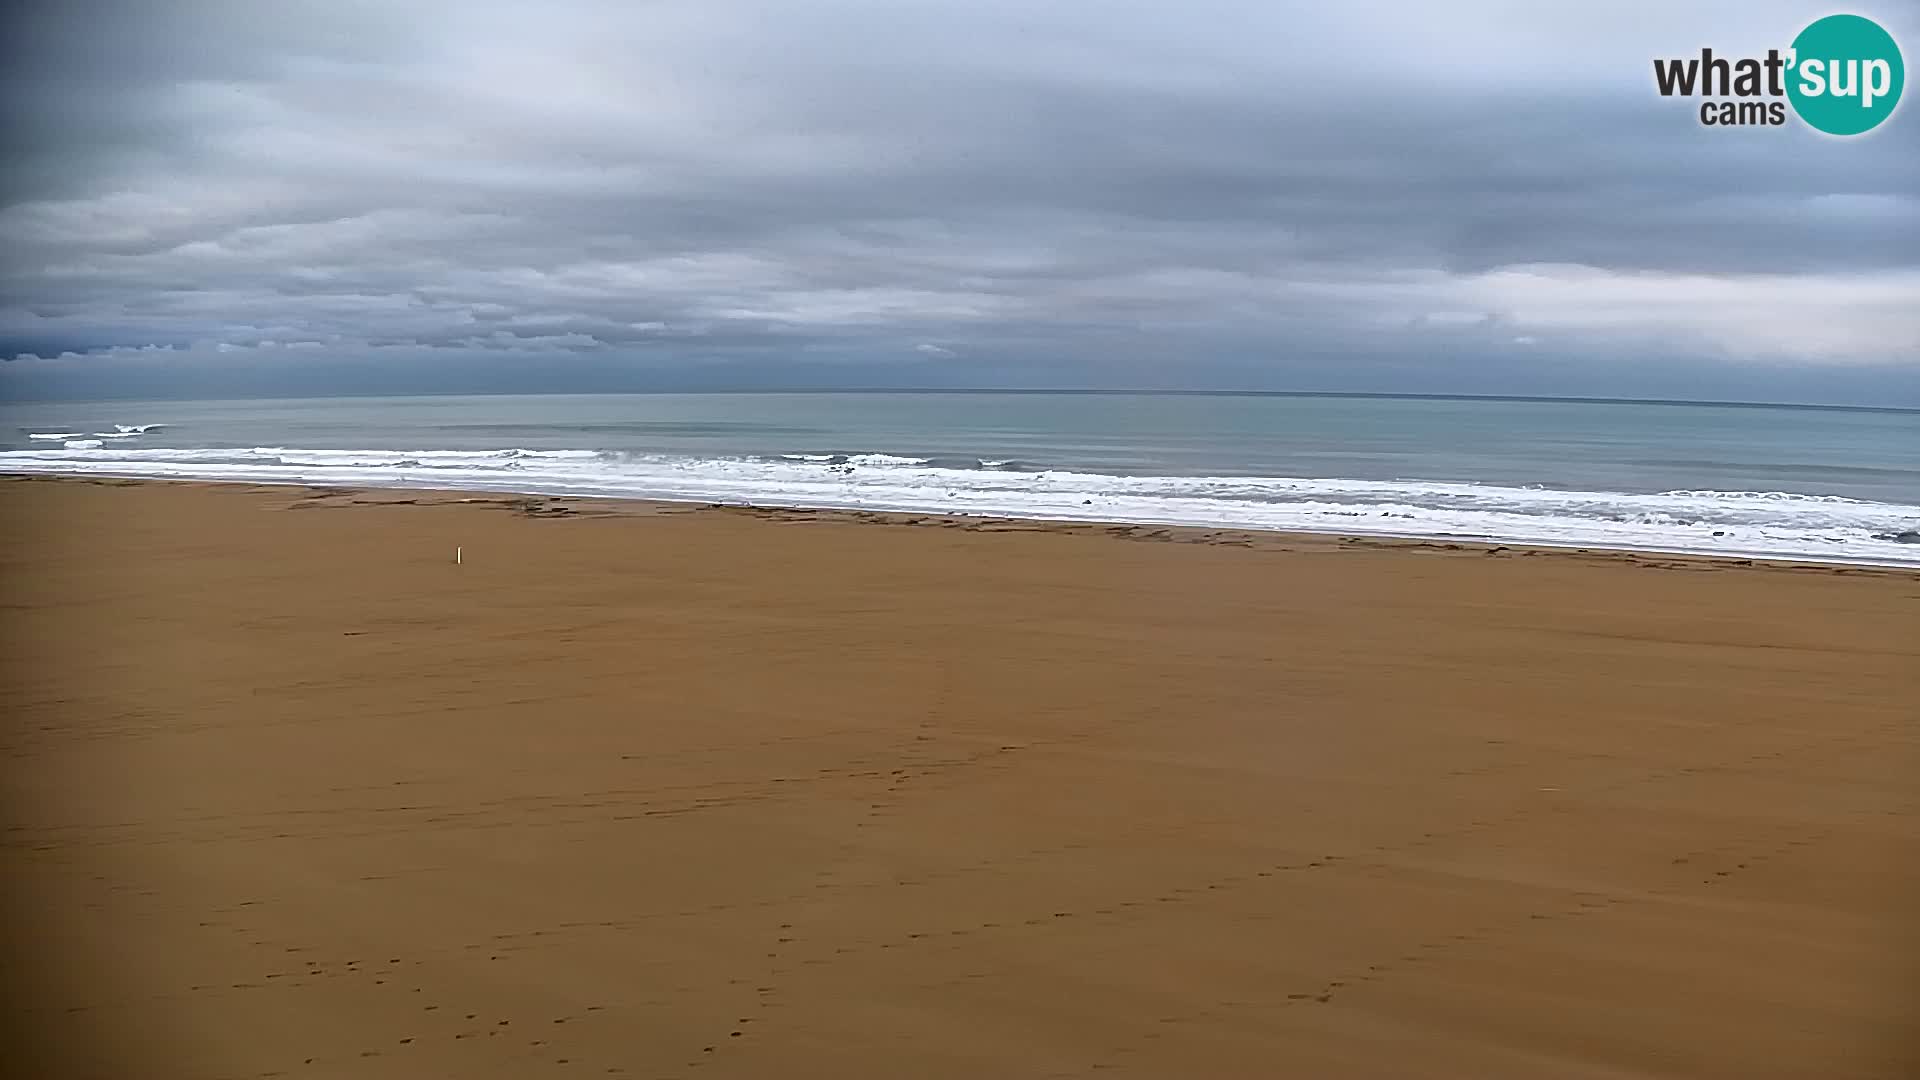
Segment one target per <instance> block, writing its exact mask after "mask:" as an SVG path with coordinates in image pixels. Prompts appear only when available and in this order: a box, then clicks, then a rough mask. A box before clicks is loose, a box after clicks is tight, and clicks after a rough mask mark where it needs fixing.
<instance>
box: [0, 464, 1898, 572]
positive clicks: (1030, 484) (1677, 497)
mask: <svg viewBox="0 0 1920 1080" xmlns="http://www.w3.org/2000/svg"><path fill="white" fill-rule="evenodd" d="M0 471H12V472H47V473H96V474H110V475H120V476H156V477H177V478H182V479H188V478H191V479H204V480H247V481H254V482H281V483H314V484H329V485H341V486H366V487H435V488H454V489H467V490H481V491H512V492H531V493H540V494H556V495H591V496H611V497H625V498H644V499H666V500H677V501H692V502H747V503H757V504H763V505H772V506H804V507H822V508H841V509H865V510H892V511H915V512H936V513H962V514H990V515H995V516H1005V517H1022V518H1040V519H1050V520H1064V521H1119V522H1135V523H1142V524H1161V525H1208V526H1220V527H1230V528H1244V529H1279V530H1289V531H1307V532H1333V533H1346V534H1354V535H1361V534H1372V535H1388V536H1413V537H1447V538H1456V539H1481V540H1495V541H1511V542H1522V543H1543V544H1554V545H1564V546H1573V547H1607V548H1631V549H1643V550H1656V551H1679V552H1695V553H1705V554H1720V555H1741V556H1762V557H1776V558H1810V559H1818V560H1822V561H1830V562H1863V563H1876V564H1885V565H1920V546H1915V545H1911V544H1901V543H1898V542H1896V541H1894V540H1892V539H1890V537H1891V536H1892V535H1894V534H1898V533H1902V532H1908V531H1912V530H1920V507H1916V506H1907V505H1901V504H1893V503H1875V502H1866V501H1862V500H1858V499H1845V498H1839V497H1836V496H1807V495H1798V494H1795V493H1791V492H1749V491H1667V492H1659V493H1626V492H1602V491H1556V490H1550V489H1546V488H1541V487H1508V486H1495V485H1483V484H1464V483H1440V482H1428V481H1415V480H1339V479H1314V478H1305V477H1248V476H1115V475H1106V474H1101V473H1085V472H1071V471H1064V470H1051V471H1039V472H1011V471H1003V470H993V469H977V468H976V469H951V468H942V467H938V466H933V465H929V464H927V463H926V461H925V459H921V458H912V457H901V456H897V455H890V454H854V455H847V456H845V457H844V458H842V457H838V456H829V455H787V456H785V457H783V458H779V459H774V460H765V459H750V458H693V457H674V456H663V455H646V454H602V453H597V452H595V451H591V450H525V449H501V450H374V449H364V450H360V449H356V450H321V449H301V448H294V447H252V448H245V449H197V450H183V449H162V448H144V447H133V446H126V445H115V446H113V447H111V448H106V447H104V446H103V445H102V443H101V441H100V440H76V441H74V442H72V443H70V444H68V446H67V448H65V449H61V450H16V451H8V452H0Z"/></svg>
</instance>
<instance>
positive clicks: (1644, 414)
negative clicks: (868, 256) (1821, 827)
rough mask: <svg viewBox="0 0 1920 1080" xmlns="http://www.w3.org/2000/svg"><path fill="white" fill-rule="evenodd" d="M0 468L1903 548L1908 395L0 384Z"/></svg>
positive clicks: (1897, 556) (1863, 558) (1686, 544)
mask: <svg viewBox="0 0 1920 1080" xmlns="http://www.w3.org/2000/svg"><path fill="white" fill-rule="evenodd" d="M0 447H4V448H3V449H0V472H11V473H61V474H75V475H92V476H122V477H167V478H180V479H195V480H224V481H246V482H250V483H284V484H317V485H332V486H347V487H395V488H445V489H455V490H467V491H484V492H523V493H529V494H547V495H567V496H585V497H612V498H638V499H663V500H674V501H686V502H698V503H725V504H733V505H756V506H786V507H817V508H857V509H864V510H888V511H913V512H936V513H942V514H962V515H987V516H995V517H1014V518H1031V519H1046V520H1060V521H1102V522H1133V523H1150V524H1156V525H1203V526H1216V527H1230V528H1235V529H1275V530H1289V531H1309V532H1319V533H1337V534H1343V535H1355V536H1360V535H1367V536H1394V537H1421V538H1428V539H1443V538H1444V539H1448V540H1478V541H1496V542H1511V543H1524V544H1542V545H1551V546H1568V547H1596V548H1616V549H1631V550H1646V551H1662V552H1682V553H1704V554H1714V555H1729V556H1744V557H1772V558H1788V559H1805V560H1813V561H1820V562H1834V563H1861V564H1874V565H1896V566H1916V565H1920V411H1912V410H1899V409H1865V408H1830V407H1802V406H1781V405H1733V404H1699V403H1682V402H1641V401H1590V400H1579V401H1570V400H1542V399H1507V398H1450V397H1402V396H1378V395H1360V396H1352V395H1289V394H1121V393H1046V392H1021V393H1001V392H994V393H984V392H983V393H788V394H748V393H726V394H607V395H590V396H565V395H532V396H517V397H516V396H478V397H389V398H370V397H351V398H304V399H297V400H252V401H152V402H110V403H51V404H31V403H21V402H13V403H7V404H4V405H0Z"/></svg>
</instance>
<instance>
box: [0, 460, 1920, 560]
mask: <svg viewBox="0 0 1920 1080" xmlns="http://www.w3.org/2000/svg"><path fill="white" fill-rule="evenodd" d="M0 479H4V480H6V481H8V482H19V481H34V480H40V481H55V482H69V483H89V482H99V481H113V482H132V483H141V484H178V485H185V486H195V485H208V486H214V487H223V488H225V487H240V488H248V487H259V488H268V489H274V488H286V489H294V490H304V491H331V492H352V493H373V492H396V493H400V494H405V493H408V492H413V493H418V494H432V495H440V496H454V495H464V496H467V497H466V498H461V499H456V500H454V503H455V504H460V503H480V502H488V501H491V500H510V501H511V500H528V499H534V500H547V501H551V502H555V503H565V502H567V501H569V500H574V501H582V502H589V503H593V504H596V505H600V506H608V505H611V506H632V507H674V508H679V509H703V510H721V511H748V512H756V513H766V514H778V513H781V512H790V513H800V514H814V515H820V516H821V517H822V518H823V519H836V520H837V519H844V520H847V521H861V522H865V521H885V522H888V523H892V524H901V523H905V521H906V519H923V518H924V519H936V520H941V521H954V522H973V523H980V524H1003V525H1032V526H1040V527H1045V528H1047V529H1050V530H1053V531H1060V532H1080V531H1094V532H1102V531H1111V530H1112V529H1116V528H1124V529H1136V530H1137V529H1149V530H1165V531H1171V532H1175V533H1177V534H1181V535H1186V534H1208V535H1219V536H1231V537H1234V538H1236V539H1241V540H1248V541H1258V540H1277V544H1273V545H1255V546H1276V547H1279V548H1283V549H1288V550H1291V548H1292V547H1299V546H1314V545H1320V544H1326V543H1328V542H1333V543H1336V544H1338V545H1342V546H1352V547H1362V546H1370V547H1379V548H1406V549H1437V550H1448V551H1471V552H1477V553H1486V552H1489V551H1493V552H1505V551H1514V552H1519V553H1524V554H1527V555H1540V554H1553V555H1564V556H1570V557H1580V556H1585V557H1602V558H1604V557H1622V556H1634V557H1638V558H1641V559H1667V560H1705V561H1711V562H1715V563H1725V564H1728V565H1732V566H1759V567H1778V568H1783V569H1794V568H1798V569H1802V570H1832V571H1834V572H1842V573H1844V572H1854V573H1886V574H1893V575H1900V576H1910V577H1914V578H1916V579H1920V549H1916V552H1915V555H1914V561H1912V562H1883V561H1873V560H1866V559H1847V558H1827V559H1821V558H1814V557H1812V556H1804V557H1801V556H1783V555H1760V554H1746V553H1738V552H1712V551H1700V550H1697V549H1684V548H1677V547H1676V548H1666V547H1618V546H1608V545H1596V544H1584V545H1575V544H1556V543H1552V542H1548V541H1537V540H1533V541H1529V540H1501V539H1497V538H1489V537H1469V536H1454V535H1445V534H1442V535H1431V534H1417V533H1416V534H1406V533H1395V532H1388V531H1382V532H1373V531H1351V532H1338V531H1332V530H1328V531H1315V530H1301V529H1261V528H1247V527H1235V526H1214V525H1197V524H1184V523H1172V522H1164V521H1140V520H1125V519H1108V518H1098V519H1096V518H1051V517H1038V516H1034V517H1026V516H1021V515H1017V514H1005V513H998V512H994V513H987V512H979V513H967V512H951V511H932V510H928V511H918V510H874V509H862V508H855V507H840V506H809V505H804V504H797V503H796V504H787V503H777V502H737V503H735V502H719V501H714V500H709V499H660V498H635V497H628V496H622V495H594V494H571V493H558V494H554V493H546V492H538V491H510V490H503V489H497V488H474V487H426V486H419V485H414V484H395V485H384V484H353V485H340V484H326V483H315V482H310V481H297V480H286V481H279V480H258V479H239V478H235V479H218V478H200V477H157V476H146V475H140V474H137V473H132V472H128V473H115V472H107V471H104V470H97V471H93V472H86V473H63V472H51V471H46V472H42V471H32V470H29V471H16V470H11V469H5V468H0ZM1289 545H1291V547H1289Z"/></svg>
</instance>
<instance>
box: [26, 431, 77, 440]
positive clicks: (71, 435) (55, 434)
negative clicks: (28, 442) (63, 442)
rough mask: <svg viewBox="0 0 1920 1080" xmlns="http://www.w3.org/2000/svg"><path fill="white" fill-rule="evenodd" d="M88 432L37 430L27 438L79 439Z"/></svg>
mask: <svg viewBox="0 0 1920 1080" xmlns="http://www.w3.org/2000/svg"><path fill="white" fill-rule="evenodd" d="M86 434H87V433H86V432H84V431H48V432H35V433H32V434H29V435H28V436H27V438H29V439H78V438H83V437H84V436H85V435H86Z"/></svg>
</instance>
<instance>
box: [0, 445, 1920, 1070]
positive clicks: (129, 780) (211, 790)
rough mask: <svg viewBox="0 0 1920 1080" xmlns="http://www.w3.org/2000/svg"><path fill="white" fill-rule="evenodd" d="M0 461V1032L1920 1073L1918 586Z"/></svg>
mask: <svg viewBox="0 0 1920 1080" xmlns="http://www.w3.org/2000/svg"><path fill="white" fill-rule="evenodd" d="M0 505H4V510H3V511H0V522H3V523H4V525H3V526H0V527H4V529H5V534H6V538H5V543H4V545H0V558H4V560H5V579H4V580H5V582H6V586H5V587H6V597H5V600H6V615H5V624H4V633H5V641H4V644H5V655H6V659H5V693H6V699H7V708H6V712H7V714H8V720H7V723H6V726H5V728H4V742H3V743H0V748H3V749H4V754H5V757H4V762H5V764H4V781H5V787H4V800H5V803H4V808H5V811H6V814H7V828H6V833H5V848H4V866H5V877H4V880H3V881H0V884H3V885H4V891H5V895H6V897H7V898H8V899H7V900H6V903H7V904H8V905H9V907H8V909H7V911H6V912H5V914H6V916H7V923H8V926H9V931H10V933H12V934H13V935H14V937H13V940H11V941H9V942H8V943H7V944H8V948H9V952H10V953H11V954H12V959H11V960H10V961H9V963H8V965H7V966H8V971H9V976H10V979H9V985H8V992H9V993H10V994H11V995H14V1000H13V1001H12V1002H11V1003H10V1004H9V1007H8V1009H7V1011H8V1013H9V1014H10V1016H11V1017H12V1022H13V1023H14V1024H15V1025H16V1030H14V1031H13V1032H11V1033H10V1035H9V1039H10V1042H11V1046H12V1050H13V1053H12V1056H13V1057H14V1059H15V1061H16V1063H17V1064H16V1067H21V1066H24V1071H22V1072H20V1073H19V1075H35V1076H45V1077H102V1078H122V1077H133V1076H138V1077H147V1078H161V1077H182V1078H187V1077H191V1078H253V1077H287V1078H302V1080H304V1078H319V1077H394V1078H401V1077H405V1078H415V1077H449V1078H452V1077H459V1078H474V1077H498V1078H513V1080H522V1078H531V1077H548V1076H553V1077H567V1076H579V1077H586V1076H628V1077H636V1078H640V1077H645V1078H668V1077H680V1078H688V1077H740V1078H747V1077H754V1078H758V1077H809V1078H811V1077H819V1078H841V1077H889V1078H891V1077H924V1078H949V1077H951V1078H977V1077H1007V1078H1013V1077H1082V1076H1117V1077H1167V1078H1188V1077H1226V1078H1256V1077H1380V1078H1389V1077H1392V1078H1404V1077H1422V1076H1431V1077H1476V1078H1477V1077H1512V1078H1540V1077H1555V1078H1561V1077H1565V1078H1594V1080H1598V1078H1602V1077H1604V1078H1610V1080H1612V1078H1624V1077H1728V1078H1748V1080H1751V1078H1763V1077H1825V1078H1840V1077H1912V1076H1916V1075H1920V1036H1916V1034H1915V1029H1916V1025H1915V1019H1914V1018H1915V1016H1916V1015H1920V929H1916V921H1917V920H1916V919H1915V918H1914V914H1913V913H1914V912H1915V911H1920V859H1916V858H1915V856H1916V855H1917V854H1920V817H1916V809H1917V808H1920V807H1917V806H1916V804H1917V803H1920V755H1917V754H1916V744H1917V743H1920V720H1917V719H1916V717H1915V704H1916V701H1920V574H1916V573H1914V572H1910V571H1897V570H1875V569H1865V568H1835V567H1825V566H1814V565H1798V566H1794V565H1755V564H1752V563H1739V562H1733V561H1710V560H1703V559H1691V558H1677V557H1668V556H1656V555H1630V554H1618V553H1605V552H1586V553H1580V552H1545V551H1537V550H1531V549H1521V548H1485V547H1476V546H1472V545H1462V544H1443V543H1430V542H1429V543H1413V542H1394V541H1381V540H1369V541H1344V540H1341V539H1340V538H1337V537H1319V538H1313V537H1297V536H1284V535H1277V534H1275V535H1248V534H1235V533H1226V532H1209V531H1205V530H1169V529H1157V528H1152V527H1136V526H1101V525H1047V524H1040V523H1030V522H1029V523H1021V522H995V521H984V520H969V521H961V520H953V519H940V518H933V517H920V518H915V517H907V516H891V517H889V516H883V515H864V514H853V513H805V512H793V511H785V512H782V511H748V510H725V509H714V508H702V507H693V506H664V505H645V504H614V503H595V502H591V501H586V500H559V499H521V498H515V497H506V496H474V495H463V494H459V493H421V492H398V491H377V492H375V491H366V492H353V491H340V490H331V491H330V490H312V489H300V488H288V487H277V488H269V487H247V486H238V485H235V486H215V485H191V484H166V483H152V482H133V481H112V480H92V481H74V480H55V479H24V478H7V479H4V480H0ZM456 547H459V548H460V549H462V561H461V563H460V564H459V565H456V564H455V562H454V552H455V549H456Z"/></svg>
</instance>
